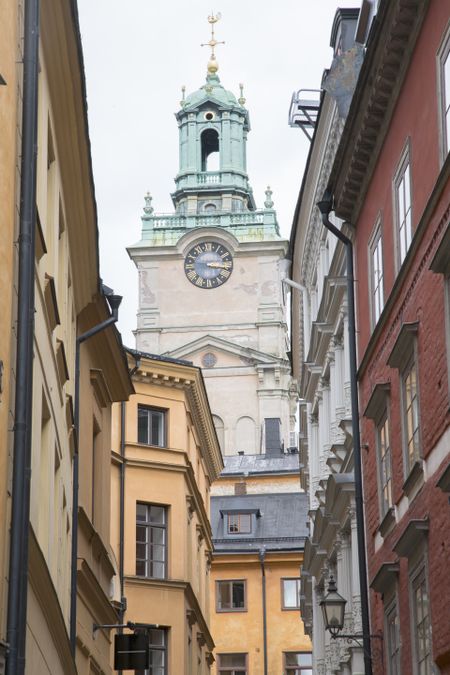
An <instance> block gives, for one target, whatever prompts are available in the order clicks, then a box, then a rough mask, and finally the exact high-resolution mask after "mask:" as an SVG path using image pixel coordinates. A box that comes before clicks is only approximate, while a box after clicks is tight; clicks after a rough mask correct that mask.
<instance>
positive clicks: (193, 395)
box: [130, 352, 223, 482]
mask: <svg viewBox="0 0 450 675" xmlns="http://www.w3.org/2000/svg"><path fill="white" fill-rule="evenodd" d="M136 355H139V353H138V352H135V353H134V356H133V361H132V365H134V361H135V358H136ZM130 360H131V357H130ZM133 380H134V381H136V382H140V383H144V384H145V383H149V384H157V385H161V386H164V387H175V388H176V389H182V390H184V391H185V393H186V399H187V402H188V404H189V407H190V412H191V415H192V419H193V422H194V427H195V429H196V430H197V433H198V436H199V440H200V443H199V446H200V452H201V455H202V458H203V460H204V462H205V465H206V468H207V471H208V474H209V480H210V481H211V482H213V481H214V480H215V479H216V478H217V477H218V476H219V474H220V472H221V470H222V469H223V460H222V453H221V451H220V446H219V442H218V440H217V434H216V429H215V427H214V422H213V420H212V415H211V410H210V406H209V401H208V396H207V393H206V388H205V384H204V381H203V376H202V373H201V370H200V369H199V368H197V367H196V366H191V365H188V364H187V363H186V364H183V363H180V362H171V361H167V360H161V361H159V360H158V359H156V358H155V359H151V358H149V357H147V356H145V355H144V354H141V359H140V366H139V368H138V370H137V371H136V373H135V374H134V375H133Z"/></svg>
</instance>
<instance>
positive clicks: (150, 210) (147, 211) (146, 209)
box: [144, 192, 154, 216]
mask: <svg viewBox="0 0 450 675" xmlns="http://www.w3.org/2000/svg"><path fill="white" fill-rule="evenodd" d="M152 199H153V198H152V196H151V194H150V192H147V194H146V195H145V197H144V200H145V206H144V213H145V214H146V215H147V216H150V215H151V214H152V213H153V211H154V209H153V206H152Z"/></svg>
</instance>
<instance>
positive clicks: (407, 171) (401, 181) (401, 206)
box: [393, 139, 413, 267]
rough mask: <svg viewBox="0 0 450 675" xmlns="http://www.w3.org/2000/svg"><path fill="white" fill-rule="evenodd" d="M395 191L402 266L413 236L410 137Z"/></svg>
mask: <svg viewBox="0 0 450 675" xmlns="http://www.w3.org/2000/svg"><path fill="white" fill-rule="evenodd" d="M393 191H394V222H395V240H396V242H397V262H398V266H399V267H400V266H401V265H402V263H403V261H404V259H405V258H406V255H407V253H408V250H409V247H410V246H411V242H412V238H413V227H412V175H411V152H410V142H409V139H408V142H407V143H406V145H405V147H404V149H403V152H402V154H401V157H400V162H399V164H398V168H397V171H396V172H395V176H394V182H393Z"/></svg>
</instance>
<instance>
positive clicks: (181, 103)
mask: <svg viewBox="0 0 450 675" xmlns="http://www.w3.org/2000/svg"><path fill="white" fill-rule="evenodd" d="M185 98H186V86H185V85H184V84H183V86H182V87H181V101H180V105H181V107H183V106H184V100H185Z"/></svg>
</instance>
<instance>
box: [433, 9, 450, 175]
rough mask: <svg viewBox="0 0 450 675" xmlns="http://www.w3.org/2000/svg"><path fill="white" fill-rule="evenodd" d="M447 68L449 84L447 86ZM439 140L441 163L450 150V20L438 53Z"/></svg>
mask: <svg viewBox="0 0 450 675" xmlns="http://www.w3.org/2000/svg"><path fill="white" fill-rule="evenodd" d="M446 68H447V70H448V72H447V86H446V77H445V75H446V73H445V71H446ZM436 73H437V92H438V116H439V130H440V133H439V140H440V143H439V145H440V159H441V163H442V164H443V163H444V162H445V159H446V157H447V155H448V153H449V151H450V22H449V23H448V24H447V28H446V30H445V32H444V35H443V38H442V41H441V44H440V46H439V49H438V52H437V54H436Z"/></svg>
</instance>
